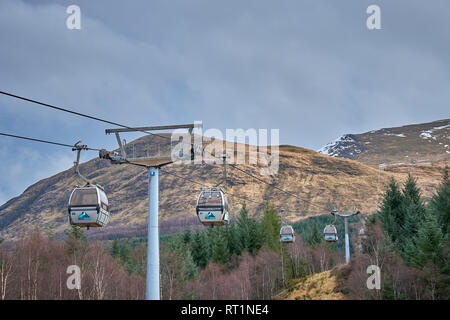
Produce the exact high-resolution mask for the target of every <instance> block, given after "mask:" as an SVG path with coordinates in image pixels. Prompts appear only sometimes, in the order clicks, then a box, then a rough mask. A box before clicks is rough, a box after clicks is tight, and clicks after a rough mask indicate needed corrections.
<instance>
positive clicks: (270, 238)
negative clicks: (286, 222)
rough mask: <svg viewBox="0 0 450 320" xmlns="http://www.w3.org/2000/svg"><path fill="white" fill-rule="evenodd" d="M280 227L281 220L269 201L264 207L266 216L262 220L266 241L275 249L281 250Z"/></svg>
mask: <svg viewBox="0 0 450 320" xmlns="http://www.w3.org/2000/svg"><path fill="white" fill-rule="evenodd" d="M280 228H281V222H280V218H279V216H278V213H277V211H276V209H275V207H274V206H273V205H272V204H270V203H267V204H266V207H265V208H264V217H263V220H262V231H263V234H264V238H265V239H264V240H265V241H264V243H265V244H266V245H267V246H268V247H269V248H271V249H273V250H275V251H280V248H281V247H280Z"/></svg>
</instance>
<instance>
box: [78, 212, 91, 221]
mask: <svg viewBox="0 0 450 320" xmlns="http://www.w3.org/2000/svg"><path fill="white" fill-rule="evenodd" d="M78 220H91V217H89V215H88V214H87V213H86V212H82V213H81V214H80V215H79V216H78Z"/></svg>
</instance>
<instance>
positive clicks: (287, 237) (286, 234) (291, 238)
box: [280, 225, 295, 243]
mask: <svg viewBox="0 0 450 320" xmlns="http://www.w3.org/2000/svg"><path fill="white" fill-rule="evenodd" d="M280 242H283V243H292V242H295V233H294V229H293V228H292V227H291V226H289V225H288V226H282V227H281V229H280Z"/></svg>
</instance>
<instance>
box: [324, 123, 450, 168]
mask: <svg viewBox="0 0 450 320" xmlns="http://www.w3.org/2000/svg"><path fill="white" fill-rule="evenodd" d="M318 152H320V153H322V154H326V155H330V156H333V157H339V158H346V159H352V160H358V161H360V162H362V163H365V164H368V165H377V166H378V165H379V164H383V163H384V164H394V163H395V164H408V165H409V164H410V163H411V161H413V162H415V163H431V162H442V161H444V162H445V161H448V160H449V159H450V119H446V120H439V121H434V122H429V123H422V124H413V125H407V126H402V127H395V128H384V129H380V130H375V131H369V132H366V133H361V134H344V135H342V136H341V137H339V138H338V139H336V140H335V141H333V142H330V143H328V144H327V145H326V146H324V147H323V148H321V149H320V150H318Z"/></svg>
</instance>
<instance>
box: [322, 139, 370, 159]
mask: <svg viewBox="0 0 450 320" xmlns="http://www.w3.org/2000/svg"><path fill="white" fill-rule="evenodd" d="M317 152H319V153H322V154H326V155H329V156H332V157H344V158H350V159H351V158H353V156H354V155H356V154H360V153H361V152H362V150H361V148H360V147H359V143H358V142H357V141H356V140H355V139H353V138H352V137H351V135H349V134H344V135H342V136H340V137H339V138H337V139H336V140H334V141H332V142H330V143H328V144H326V145H325V146H324V147H322V148H320V149H319V150H317Z"/></svg>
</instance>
